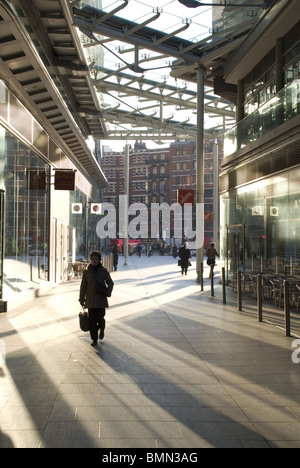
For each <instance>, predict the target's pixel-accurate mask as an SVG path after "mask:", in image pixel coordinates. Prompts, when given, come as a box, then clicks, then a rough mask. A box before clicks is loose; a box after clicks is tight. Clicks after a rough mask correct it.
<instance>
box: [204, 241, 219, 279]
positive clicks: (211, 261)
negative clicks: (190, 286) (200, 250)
mask: <svg viewBox="0 0 300 468" xmlns="http://www.w3.org/2000/svg"><path fill="white" fill-rule="evenodd" d="M218 256H219V254H218V252H217V251H216V244H215V243H214V242H212V243H211V244H210V247H209V249H208V250H207V265H209V268H210V272H209V278H210V275H211V273H212V274H214V273H213V271H214V267H215V265H216V257H218Z"/></svg>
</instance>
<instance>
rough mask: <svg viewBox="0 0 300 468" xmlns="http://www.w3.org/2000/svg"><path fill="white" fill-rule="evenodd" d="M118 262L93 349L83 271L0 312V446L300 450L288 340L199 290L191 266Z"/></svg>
mask: <svg viewBox="0 0 300 468" xmlns="http://www.w3.org/2000/svg"><path fill="white" fill-rule="evenodd" d="M120 263H121V265H120V269H119V271H118V272H115V273H112V276H113V279H114V281H115V289H114V294H113V297H112V298H111V300H110V304H111V307H110V309H108V312H107V322H108V323H107V330H106V336H105V340H104V341H103V343H101V344H99V346H98V347H97V348H96V349H94V348H92V347H91V346H90V339H89V335H88V334H85V333H83V332H81V331H80V330H79V327H78V313H79V304H78V289H79V281H78V280H77V281H76V280H73V281H70V282H68V283H66V284H63V285H61V286H59V287H57V288H55V289H53V290H52V291H51V292H50V293H47V294H46V295H43V296H41V297H38V298H36V299H35V300H34V301H33V302H31V303H29V304H27V305H24V306H22V307H19V308H18V309H15V310H13V311H10V312H8V313H7V314H1V315H0V339H1V340H3V341H4V343H5V346H6V353H7V354H6V363H5V364H1V363H0V447H32V448H38V447H41V448H44V447H45V448H49V447H100V448H119V447H121V448H138V447H144V448H203V447H263V448H264V447H266V448H267V447H300V406H299V402H300V375H299V373H300V364H299V365H296V364H293V362H292V360H291V356H292V352H293V351H295V350H294V349H293V348H292V342H293V338H286V337H285V336H284V333H283V331H282V330H280V329H278V328H276V327H274V326H271V325H269V324H265V323H264V324H259V323H258V322H257V320H256V318H255V317H254V316H252V315H251V314H248V313H244V312H243V313H239V312H237V311H236V308H234V307H232V305H231V304H228V305H226V306H224V305H223V304H222V302H221V299H220V296H221V293H220V291H218V290H217V291H216V297H214V298H211V297H210V294H209V292H206V293H200V288H199V285H197V284H196V282H195V277H196V273H195V267H193V268H192V269H191V270H190V271H189V273H188V276H183V277H182V276H181V274H180V272H179V269H178V268H177V266H176V263H177V262H176V261H174V260H173V259H172V258H171V257H152V258H150V259H148V258H145V257H143V258H137V257H130V258H129V265H128V266H127V267H124V266H123V265H122V263H123V259H120ZM205 274H206V276H207V271H206V272H205ZM206 288H209V284H208V280H206ZM218 296H219V297H218ZM3 341H0V349H1V344H2V346H3ZM299 355H300V353H299V354H298V356H299Z"/></svg>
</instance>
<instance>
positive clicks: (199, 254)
mask: <svg viewBox="0 0 300 468" xmlns="http://www.w3.org/2000/svg"><path fill="white" fill-rule="evenodd" d="M203 144H204V68H203V67H202V66H199V67H198V71H197V156H196V157H197V173H196V202H197V207H196V236H197V238H196V244H197V245H196V271H197V283H200V282H201V271H200V270H201V263H203V242H204V218H203V217H202V219H199V218H200V217H201V212H202V210H201V209H198V208H199V207H201V206H204V148H203ZM203 215H204V213H203Z"/></svg>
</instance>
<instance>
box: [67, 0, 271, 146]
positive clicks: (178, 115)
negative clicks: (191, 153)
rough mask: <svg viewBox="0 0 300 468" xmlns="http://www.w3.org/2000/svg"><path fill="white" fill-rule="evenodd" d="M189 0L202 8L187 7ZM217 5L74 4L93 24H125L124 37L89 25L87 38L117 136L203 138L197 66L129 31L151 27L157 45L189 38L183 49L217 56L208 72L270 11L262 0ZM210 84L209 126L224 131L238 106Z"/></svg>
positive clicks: (136, 0) (123, 0) (163, 1)
mask: <svg viewBox="0 0 300 468" xmlns="http://www.w3.org/2000/svg"><path fill="white" fill-rule="evenodd" d="M185 1H186V3H187V4H190V5H191V4H193V5H194V7H193V8H188V7H187V6H186V5H184V4H182V3H184V2H185ZM214 2H215V3H212V1H211V0H210V1H209V0H208V1H206V2H205V4H204V5H202V4H201V2H196V1H195V0H181V1H179V0H156V2H155V3H152V4H149V3H147V2H146V1H143V0H117V1H112V0H84V1H77V0H73V1H72V2H71V4H72V5H73V6H75V8H76V9H81V10H82V11H85V12H88V13H89V17H88V15H87V17H88V20H89V21H91V22H92V23H93V25H98V24H101V25H103V24H107V25H108V26H109V28H111V30H113V28H114V26H115V23H116V21H117V22H118V23H119V22H120V21H121V25H122V32H123V37H122V40H119V39H116V38H113V37H111V36H110V33H106V34H105V35H104V34H103V33H98V32H97V31H96V30H95V29H94V30H93V31H92V32H91V31H84V30H83V29H82V28H81V35H80V36H81V39H82V42H83V44H84V48H85V51H86V53H87V56H88V62H89V64H90V70H91V73H92V75H93V78H94V84H95V86H96V89H97V92H98V96H99V100H100V102H101V107H102V109H103V113H104V119H105V120H106V122H107V127H108V135H109V138H111V139H123V140H124V139H145V138H146V139H153V140H157V141H160V140H174V139H178V138H196V117H197V116H196V106H197V92H196V91H197V84H196V82H195V80H194V79H193V78H192V73H195V69H196V68H197V64H196V65H195V63H187V62H186V60H183V59H181V60H180V59H179V60H178V59H177V60H176V58H175V57H173V56H170V54H169V53H163V52H162V51H161V50H160V48H157V50H153V48H152V49H151V50H150V49H149V48H147V47H145V48H143V47H141V46H140V45H136V44H134V43H133V42H132V41H129V36H131V35H132V34H134V33H136V34H140V35H141V36H142V35H143V33H144V31H146V30H147V33H148V32H149V31H150V33H149V34H150V37H151V40H152V41H153V43H155V44H162V43H166V42H165V41H166V39H168V40H169V41H172V39H173V38H174V41H177V43H176V47H178V42H179V43H180V40H181V39H182V40H183V41H182V44H180V45H181V47H182V48H184V49H185V50H192V52H193V53H194V54H198V55H199V57H200V56H203V55H204V54H206V55H207V56H209V54H210V53H212V57H213V58H212V62H211V64H208V65H209V66H208V70H206V73H207V72H209V70H212V72H213V68H214V67H215V68H216V69H217V67H219V66H220V63H222V62H220V63H219V62H217V61H216V59H215V56H214V51H215V50H216V48H218V47H220V48H221V47H224V46H227V47H228V45H229V47H230V43H231V41H234V40H237V39H239V38H243V34H245V32H247V31H249V30H250V28H252V26H253V25H254V24H255V22H256V21H257V20H258V19H259V17H260V15H261V14H262V13H263V11H264V8H262V7H258V6H257V5H258V4H260V5H261V1H259V0H247V1H245V0H235V1H233V0H232V1H231V2H229V0H222V2H219V1H218V0H217V1H216V0H214ZM216 3H217V5H218V6H216ZM221 3H222V4H221ZM235 5H237V6H235ZM93 9H95V10H93ZM103 12H105V15H104V13H103ZM98 13H99V14H98ZM100 13H101V15H102V16H101V17H100ZM149 28H151V29H149ZM161 33H164V37H163V38H162V37H161ZM127 40H128V42H127ZM171 45H172V46H173V44H171ZM181 70H184V73H181ZM189 73H191V75H190V76H191V78H190V79H189ZM172 75H173V76H172ZM181 75H182V77H181ZM206 84H207V87H206V89H205V92H206V98H205V129H206V130H207V131H210V130H214V132H216V134H217V133H218V132H220V133H223V130H224V129H226V127H227V128H228V126H232V125H233V123H234V105H233V104H232V103H230V102H228V101H225V100H224V99H222V98H220V97H218V96H215V95H214V93H213V86H212V84H213V81H211V82H209V80H207V81H206Z"/></svg>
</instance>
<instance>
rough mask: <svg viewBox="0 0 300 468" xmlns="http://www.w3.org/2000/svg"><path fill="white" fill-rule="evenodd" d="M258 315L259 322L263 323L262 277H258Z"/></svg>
mask: <svg viewBox="0 0 300 468" xmlns="http://www.w3.org/2000/svg"><path fill="white" fill-rule="evenodd" d="M257 313H258V321H259V322H262V275H257Z"/></svg>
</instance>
